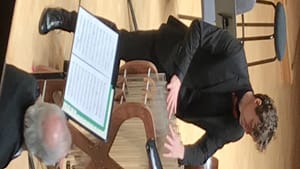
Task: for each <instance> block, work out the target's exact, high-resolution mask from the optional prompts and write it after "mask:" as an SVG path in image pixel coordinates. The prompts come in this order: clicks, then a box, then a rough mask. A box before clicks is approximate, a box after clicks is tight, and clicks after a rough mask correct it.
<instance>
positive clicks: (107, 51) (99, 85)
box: [63, 8, 118, 139]
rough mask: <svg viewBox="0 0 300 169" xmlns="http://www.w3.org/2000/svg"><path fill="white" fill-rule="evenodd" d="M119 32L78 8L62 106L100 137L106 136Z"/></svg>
mask: <svg viewBox="0 0 300 169" xmlns="http://www.w3.org/2000/svg"><path fill="white" fill-rule="evenodd" d="M117 42H118V34H117V33H116V32H114V31H113V30H111V29H110V28H109V27H107V26H106V25H104V24H103V23H102V22H100V21H99V20H98V19H97V18H95V17H94V16H92V15H91V14H89V13H88V12H87V11H86V10H85V9H83V8H80V9H79V13H78V20H77V25H76V30H75V35H74V42H73V48H72V54H71V61H70V66H69V71H68V79H67V84H66V91H65V96H64V104H63V110H64V111H65V112H66V113H67V114H68V115H69V116H70V117H72V118H73V119H74V120H75V121H77V122H78V123H80V124H81V125H82V126H83V127H85V128H87V129H88V130H90V131H92V132H93V133H94V134H96V135H98V136H100V137H101V138H103V139H106V137H107V131H108V124H109V120H110V114H111V107H112V100H113V94H114V89H113V87H112V84H111V83H112V75H113V71H114V66H115V59H116V51H117Z"/></svg>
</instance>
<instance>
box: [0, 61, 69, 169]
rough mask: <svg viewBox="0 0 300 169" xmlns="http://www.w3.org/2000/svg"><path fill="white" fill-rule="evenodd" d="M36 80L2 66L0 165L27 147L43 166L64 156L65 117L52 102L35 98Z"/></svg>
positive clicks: (12, 68)
mask: <svg viewBox="0 0 300 169" xmlns="http://www.w3.org/2000/svg"><path fill="white" fill-rule="evenodd" d="M39 95H40V94H39V88H38V83H37V81H36V79H35V78H34V77H33V76H31V75H30V74H28V73H26V72H24V71H22V70H20V69H18V68H16V67H14V66H12V65H6V69H5V75H4V79H3V87H2V93H1V97H0V168H1V169H2V168H5V167H6V166H7V165H8V164H9V163H10V161H11V160H13V159H14V158H16V157H18V155H20V154H21V152H22V151H25V150H27V151H28V152H29V153H31V154H33V155H35V156H36V157H37V158H38V159H39V160H41V161H42V162H44V163H45V164H46V165H51V166H52V165H57V164H59V163H60V162H61V160H62V159H63V158H64V157H65V156H66V155H67V153H68V151H69V149H70V148H71V144H72V139H71V134H70V131H69V129H68V125H67V121H66V117H65V115H64V113H63V112H62V110H61V109H60V108H59V107H58V106H57V105H55V104H50V103H43V102H41V101H40V99H39Z"/></svg>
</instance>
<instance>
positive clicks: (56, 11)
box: [39, 8, 77, 34]
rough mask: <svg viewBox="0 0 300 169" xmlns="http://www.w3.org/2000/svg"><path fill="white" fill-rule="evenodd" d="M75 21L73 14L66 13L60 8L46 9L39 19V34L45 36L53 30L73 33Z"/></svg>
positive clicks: (75, 15) (75, 16)
mask: <svg viewBox="0 0 300 169" xmlns="http://www.w3.org/2000/svg"><path fill="white" fill-rule="evenodd" d="M76 19H77V14H76V13H75V12H68V11H66V10H64V9H61V8H46V9H44V11H43V13H42V15H41V18H40V22H39V32H40V34H47V33H48V32H50V31H52V30H54V29H62V30H65V31H68V32H74V29H75V24H76V23H75V22H76Z"/></svg>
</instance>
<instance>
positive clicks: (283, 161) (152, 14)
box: [0, 0, 300, 169]
mask: <svg viewBox="0 0 300 169" xmlns="http://www.w3.org/2000/svg"><path fill="white" fill-rule="evenodd" d="M132 2H133V6H134V9H135V12H136V17H137V22H138V28H139V29H156V28H158V27H159V25H160V23H162V22H165V21H166V18H167V16H168V15H170V14H173V15H177V14H178V13H181V14H193V15H195V16H199V15H200V14H201V12H200V8H201V5H200V3H199V1H198V0H148V1H147V0H143V1H140V0H132ZM282 2H283V4H284V6H285V9H286V16H287V30H288V31H287V35H288V42H287V52H286V55H285V58H284V60H283V61H282V62H274V63H270V64H265V65H261V66H255V67H251V68H249V72H250V76H251V82H252V84H253V88H254V90H255V92H263V93H268V94H269V95H270V96H271V97H273V98H274V100H275V102H276V105H277V109H278V112H279V118H280V119H279V128H278V131H277V137H276V139H275V140H274V141H273V142H272V143H271V144H270V146H269V147H268V149H267V151H266V152H263V153H259V152H258V151H256V149H255V146H254V143H253V141H252V140H251V138H250V137H249V136H244V137H243V138H242V139H241V140H240V141H238V142H236V143H232V144H228V145H226V146H224V147H223V148H222V149H221V150H219V151H218V152H217V153H216V155H215V156H216V157H217V158H218V159H219V168H220V169H254V168H255V169H300V162H299V160H298V159H299V154H300V134H299V131H298V129H299V127H300V124H299V123H298V120H300V114H299V110H300V109H299V108H300V107H299V105H300V87H299V85H300V84H299V83H300V66H299V64H300V59H299V57H300V56H299V55H300V47H299V43H300V21H299V18H300V13H299V12H298V9H299V6H300V1H299V0H283V1H282ZM81 4H82V5H83V6H84V7H85V8H87V9H88V10H89V11H91V12H92V13H94V14H96V15H100V16H103V17H106V18H108V19H111V20H112V21H114V22H116V23H117V25H118V27H119V28H126V29H129V30H131V29H132V24H131V22H130V17H129V15H128V6H127V1H126V0H109V1H107V0H97V1H95V0H85V1H82V3H81ZM78 5H79V1H78V0H73V1H59V0H44V1H33V0H26V1H20V0H19V1H17V2H16V7H15V14H14V19H13V25H12V31H11V35H10V41H9V48H8V52H7V62H8V63H11V64H14V65H16V66H18V67H20V68H22V69H24V70H26V71H28V72H31V70H32V67H33V66H35V65H38V64H44V65H48V66H51V67H53V68H56V69H62V63H63V62H62V61H63V59H64V58H69V56H70V47H71V43H72V38H73V35H72V34H70V33H65V32H62V31H54V32H51V33H49V34H48V35H46V36H41V35H39V34H38V22H39V17H40V14H41V12H42V10H43V8H45V7H56V6H60V7H63V8H67V9H69V10H77V9H78ZM272 18H273V15H272V13H271V11H269V10H265V8H260V7H258V6H257V8H255V9H254V10H252V11H251V13H250V14H247V15H246V19H249V20H252V19H267V20H268V19H269V20H272ZM187 24H188V23H187ZM268 31H270V30H267V32H268ZM248 32H250V33H258V32H259V33H261V32H262V31H260V30H248ZM245 48H246V53H247V59H248V60H249V61H251V60H256V59H259V58H262V57H269V56H273V55H274V52H273V43H272V42H264V43H259V44H255V43H247V44H246V45H245ZM127 123H128V124H127ZM177 124H178V126H179V132H180V135H181V137H182V141H183V142H184V143H193V142H194V141H195V140H197V139H198V138H199V137H200V135H201V134H202V133H203V131H201V130H199V129H197V128H196V127H194V126H191V125H189V124H185V123H183V122H181V121H178V122H177ZM136 125H140V126H141V125H142V124H141V123H140V122H139V121H136V119H133V120H132V121H128V122H126V124H125V125H124V126H122V128H121V130H120V134H119V135H118V136H117V141H116V146H114V147H113V150H112V156H115V158H116V159H117V158H118V154H123V156H127V157H128V158H126V159H120V158H119V159H118V160H120V163H121V165H123V166H124V167H126V168H129V169H131V168H147V167H146V163H147V162H146V161H145V157H146V156H145V152H144V151H145V149H144V146H145V145H144V144H145V141H144V140H142V139H136V140H135V139H134V138H135V137H137V138H142V137H143V134H144V133H143V132H137V131H135V130H133V128H134V129H136V128H138V127H137V126H136ZM136 133H138V134H136ZM136 145H137V146H136ZM0 151H1V150H0ZM128 152H131V153H130V154H127V153H128ZM26 158H27V157H26V154H25V153H24V154H23V155H22V157H20V158H19V159H16V160H15V161H14V162H12V163H11V165H10V166H9V167H8V168H9V169H20V168H22V169H23V168H26V167H25V166H27V159H26ZM131 158H132V159H131ZM140 158H144V160H140ZM122 160H123V161H122ZM172 162H174V163H176V162H175V161H174V160H173V161H171V163H172ZM175 166H176V165H175ZM165 168H169V167H165Z"/></svg>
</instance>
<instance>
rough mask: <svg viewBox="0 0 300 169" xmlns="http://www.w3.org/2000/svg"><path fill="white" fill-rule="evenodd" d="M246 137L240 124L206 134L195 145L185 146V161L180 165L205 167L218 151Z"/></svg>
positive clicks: (179, 161) (181, 161)
mask: <svg viewBox="0 0 300 169" xmlns="http://www.w3.org/2000/svg"><path fill="white" fill-rule="evenodd" d="M243 135H244V131H243V129H242V128H241V127H240V126H239V124H237V123H234V124H232V125H228V126H227V128H226V129H224V130H218V131H215V132H211V133H210V134H209V133H208V132H206V133H205V134H204V135H203V136H202V137H201V138H200V139H199V140H198V141H197V142H196V143H195V144H191V145H185V146H184V159H183V160H178V163H179V165H203V164H204V163H205V162H206V161H207V159H208V158H210V157H211V156H212V155H213V154H214V153H215V152H216V151H217V150H219V149H221V148H222V147H223V146H224V145H225V144H227V143H230V142H235V141H237V140H239V139H241V138H242V137H243Z"/></svg>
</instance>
